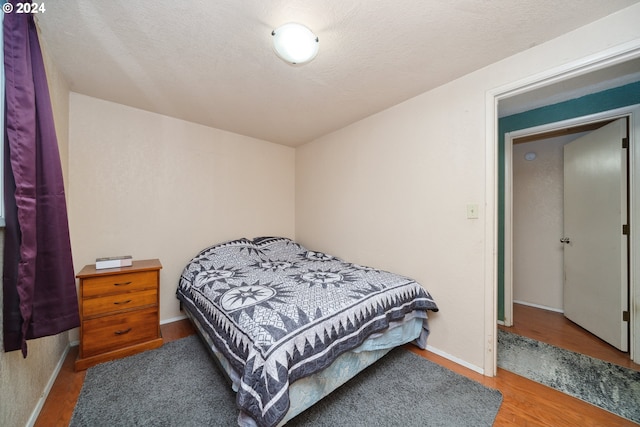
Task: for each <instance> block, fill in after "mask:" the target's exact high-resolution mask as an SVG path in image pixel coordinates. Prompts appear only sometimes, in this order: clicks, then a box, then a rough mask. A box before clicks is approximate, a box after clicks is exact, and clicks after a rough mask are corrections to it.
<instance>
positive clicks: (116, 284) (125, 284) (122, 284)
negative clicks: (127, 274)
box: [113, 282, 131, 286]
mask: <svg viewBox="0 0 640 427" xmlns="http://www.w3.org/2000/svg"><path fill="white" fill-rule="evenodd" d="M130 284H131V282H122V283H114V284H113V286H127V285H130Z"/></svg>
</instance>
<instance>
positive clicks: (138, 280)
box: [82, 271, 158, 298]
mask: <svg viewBox="0 0 640 427" xmlns="http://www.w3.org/2000/svg"><path fill="white" fill-rule="evenodd" d="M157 285H158V274H157V273H156V272H155V271H142V272H137V273H125V274H117V275H109V276H100V277H92V278H89V279H84V280H83V286H82V297H83V298H88V297H94V296H101V295H108V294H113V293H123V292H133V291H140V290H143V289H150V288H155V287H157Z"/></svg>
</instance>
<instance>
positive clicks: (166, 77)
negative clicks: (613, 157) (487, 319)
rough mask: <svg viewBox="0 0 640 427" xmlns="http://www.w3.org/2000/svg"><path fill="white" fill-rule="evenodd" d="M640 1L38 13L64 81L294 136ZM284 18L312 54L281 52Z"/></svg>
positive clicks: (247, 3) (70, 1) (68, 0)
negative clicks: (307, 57)
mask: <svg viewBox="0 0 640 427" xmlns="http://www.w3.org/2000/svg"><path fill="white" fill-rule="evenodd" d="M638 1H639V0H607V1H603V0H562V1H558V0H517V1H514V0H484V1H478V0H394V1H389V0H386V1H385V0H378V1H376V0H335V1H318V0H300V1H285V0H269V1H265V0H241V1H238V0H215V1H213V0H189V1H175V0H172V1H169V0H153V1H152V0H147V1H142V0H139V1H130V0H109V1H104V0H65V1H59V2H52V3H51V4H49V3H47V11H46V12H45V13H44V14H40V15H38V17H37V20H38V25H39V27H40V29H41V32H42V37H43V43H44V44H45V45H46V48H47V50H48V52H49V53H50V55H51V56H52V58H53V60H54V62H55V63H56V65H57V66H58V68H59V69H60V71H61V72H62V74H63V75H64V76H65V78H66V79H67V81H68V83H69V85H70V87H71V90H72V91H74V92H78V93H82V94H86V95H89V96H94V97H97V98H102V99H106V100H109V101H114V102H118V103H121V104H125V105H130V106H133V107H137V108H141V109H144V110H148V111H153V112H157V113H160V114H165V115H168V116H173V117H177V118H181V119H184V120H188V121H191V122H196V123H201V124H203V125H207V126H211V127H215V128H219V129H224V130H228V131H231V132H235V133H238V134H242V135H248V136H252V137H256V138H260V139H264V140H268V141H272V142H275V143H279V144H285V145H290V146H296V145H299V144H302V143H305V142H308V141H311V140H313V139H315V138H317V137H319V136H322V135H324V134H327V133H329V132H332V131H334V130H336V129H339V128H341V127H343V126H345V125H347V124H349V123H352V122H354V121H357V120H359V119H361V118H363V117H366V116H369V115H371V114H373V113H376V112H378V111H381V110H383V109H386V108H388V107H390V106H392V105H395V104H397V103H400V102H402V101H404V100H406V99H408V98H411V97H413V96H416V95H418V94H420V93H422V92H424V91H426V90H429V89H432V88H434V87H437V86H439V85H441V84H443V83H446V82H448V81H451V80H453V79H455V78H457V77H460V76H462V75H465V74H467V73H470V72H472V71H474V70H477V69H479V68H482V67H484V66H486V65H488V64H491V63H493V62H496V61H498V60H500V59H503V58H505V57H507V56H510V55H512V54H514V53H517V52H519V51H522V50H525V49H528V48H530V47H532V46H535V45H537V44H540V43H543V42H545V41H547V40H550V39H552V38H555V37H557V36H559V35H561V34H564V33H566V32H569V31H571V30H573V29H575V28H577V27H580V26H583V25H585V24H587V23H589V22H592V21H595V20H597V19H599V18H601V17H603V16H606V15H608V14H611V13H614V12H616V11H618V10H620V9H622V8H624V7H627V6H629V5H631V4H634V3H637V2H638ZM290 21H297V22H300V23H303V24H305V25H306V26H308V27H309V28H311V29H312V30H313V31H314V32H315V33H316V35H317V36H318V37H319V39H320V52H319V54H318V56H317V58H316V59H314V60H313V61H312V62H310V63H308V64H305V65H298V66H292V65H288V64H286V63H284V62H283V61H282V60H280V59H279V58H278V57H277V56H276V55H275V54H274V53H273V50H272V47H271V31H272V29H273V28H275V27H277V26H279V25H281V24H283V23H285V22H290Z"/></svg>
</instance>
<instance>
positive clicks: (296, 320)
mask: <svg viewBox="0 0 640 427" xmlns="http://www.w3.org/2000/svg"><path fill="white" fill-rule="evenodd" d="M176 295H177V298H178V299H179V300H180V303H181V306H182V309H183V310H184V312H185V313H186V314H187V316H188V317H189V318H190V319H191V321H192V322H193V324H194V326H195V328H196V330H197V331H198V334H199V335H200V336H201V337H202V339H203V342H205V343H206V346H207V347H208V349H209V350H210V351H211V353H212V354H213V355H214V356H215V359H216V360H217V362H218V363H219V366H220V367H221V369H222V371H223V372H224V373H225V374H226V376H227V377H228V378H229V380H230V382H231V386H232V388H233V390H234V391H235V392H236V403H237V406H238V410H239V415H238V424H239V425H240V426H243V427H247V426H261V427H262V426H276V425H283V424H285V423H286V422H287V421H288V420H290V419H292V418H293V417H295V416H296V415H298V414H299V413H300V412H302V411H303V410H304V409H306V408H308V407H310V406H311V405H313V404H314V403H315V402H317V401H318V400H320V399H322V397H324V396H326V395H327V394H329V393H330V392H331V391H333V390H334V389H336V388H337V387H339V386H340V385H342V384H343V383H344V382H346V381H347V380H348V379H349V378H352V377H353V376H355V375H356V374H357V373H358V372H360V371H362V370H363V369H364V368H366V367H367V366H369V365H371V364H372V363H375V362H376V361H377V360H379V359H380V358H381V357H383V356H384V355H385V354H386V353H387V352H389V351H390V350H391V349H392V348H394V347H397V346H399V345H403V344H406V343H409V342H413V343H414V344H416V345H418V346H419V347H421V348H425V347H426V340H427V336H428V334H429V328H428V322H427V311H428V310H430V311H438V307H437V305H436V303H435V302H434V300H433V298H432V297H431V295H429V293H428V292H427V291H426V290H425V289H424V288H423V287H422V286H421V285H420V284H418V283H417V282H415V281H414V280H412V279H410V278H407V277H404V276H400V275H397V274H392V273H389V272H387V271H383V270H377V269H374V268H370V267H365V266H360V265H357V264H353V263H348V262H345V261H343V260H341V259H339V258H337V257H334V256H331V255H328V254H325V253H322V252H317V251H312V250H308V249H306V248H305V247H303V246H302V245H300V244H299V243H296V242H294V241H292V240H290V239H287V238H282V237H259V238H255V239H252V240H250V239H245V238H243V239H238V240H233V241H228V242H224V243H221V244H217V245H214V246H211V247H209V248H206V249H204V250H203V251H201V252H200V253H199V254H198V255H196V256H195V257H194V258H193V259H192V260H191V261H190V262H189V263H188V264H187V265H186V266H185V268H184V270H183V273H182V275H181V277H180V281H179V284H178V289H177V293H176Z"/></svg>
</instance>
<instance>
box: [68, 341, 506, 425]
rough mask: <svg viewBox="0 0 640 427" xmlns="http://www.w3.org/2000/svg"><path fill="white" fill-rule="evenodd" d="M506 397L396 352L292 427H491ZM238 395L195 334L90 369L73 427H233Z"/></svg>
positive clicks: (297, 420)
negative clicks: (340, 426) (341, 426)
mask: <svg viewBox="0 0 640 427" xmlns="http://www.w3.org/2000/svg"><path fill="white" fill-rule="evenodd" d="M501 402H502V395H501V394H500V392H499V391H498V390H493V389H490V388H486V387H484V386H482V385H481V384H479V383H477V382H475V381H472V380H470V379H468V378H466V377H463V376H461V375H458V374H456V373H454V372H452V371H450V370H448V369H445V368H443V367H441V366H439V365H437V364H435V363H433V362H430V361H428V360H426V359H424V358H422V357H420V356H418V355H416V354H414V353H412V352H410V351H407V350H404V349H401V348H399V349H396V350H393V351H391V352H390V353H389V354H388V355H387V356H385V357H384V358H383V359H381V360H380V361H378V362H377V363H376V364H374V365H373V366H371V367H369V368H367V369H366V370H365V371H363V372H362V373H360V375H358V376H357V377H356V378H354V379H352V380H350V381H349V382H347V383H346V384H345V385H343V386H342V387H340V388H339V389H338V390H336V391H334V392H333V393H332V394H330V395H329V396H327V397H326V398H324V399H323V400H321V401H320V402H318V403H317V404H316V405H314V406H313V407H311V408H310V409H308V410H307V411H305V412H303V413H302V414H300V415H299V416H297V417H296V418H294V419H293V420H291V421H290V422H289V423H288V424H287V425H288V426H332V427H333V426H338V425H350V426H474V427H476V426H490V425H492V424H493V420H494V419H495V416H496V414H497V412H498V409H499V408H500V404H501ZM237 416H238V411H237V409H236V407H235V394H234V393H233V391H231V388H230V385H229V383H228V382H227V381H226V380H225V378H224V377H223V375H222V373H221V372H220V370H219V369H218V367H217V366H216V365H215V364H214V362H213V360H212V359H211V356H210V355H209V353H208V352H207V350H206V349H205V348H204V346H203V345H202V343H201V341H200V339H199V338H198V337H197V336H190V337H187V338H183V339H180V340H177V341H173V342H170V343H167V344H165V345H163V346H162V347H161V348H159V349H156V350H151V351H147V352H144V353H140V354H137V355H135V356H131V357H127V358H124V359H120V360H116V361H113V362H107V363H104V364H101V365H97V366H94V367H92V368H89V370H88V371H87V375H86V378H85V381H84V383H83V386H82V391H81V392H80V397H79V398H78V403H77V405H76V408H75V410H74V413H73V417H72V420H71V423H70V425H71V426H92V427H94V426H142V425H146V426H235V425H237Z"/></svg>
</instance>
